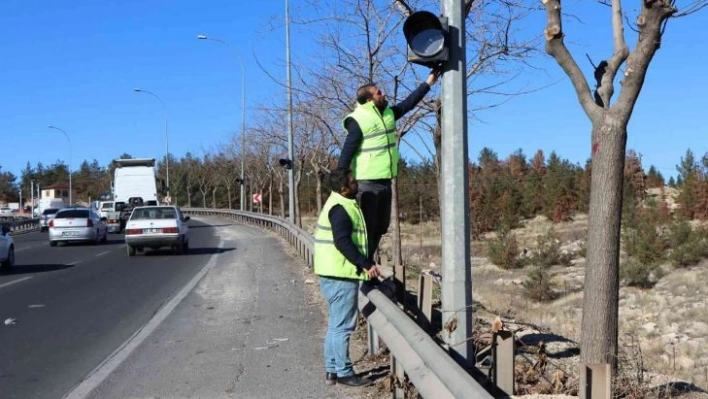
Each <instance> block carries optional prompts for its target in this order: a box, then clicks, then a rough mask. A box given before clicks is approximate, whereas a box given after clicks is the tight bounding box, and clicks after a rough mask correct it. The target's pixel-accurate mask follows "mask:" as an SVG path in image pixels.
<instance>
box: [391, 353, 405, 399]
mask: <svg viewBox="0 0 708 399" xmlns="http://www.w3.org/2000/svg"><path fill="white" fill-rule="evenodd" d="M391 375H392V376H393V381H394V383H393V391H391V398H392V399H405V397H406V389H405V388H406V387H405V384H406V372H405V370H403V366H402V365H401V364H400V362H398V361H396V358H395V357H393V354H392V355H391Z"/></svg>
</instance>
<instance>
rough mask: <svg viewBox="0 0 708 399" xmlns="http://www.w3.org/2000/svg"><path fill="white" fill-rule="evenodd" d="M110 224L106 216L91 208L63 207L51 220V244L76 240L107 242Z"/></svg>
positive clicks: (95, 242)
mask: <svg viewBox="0 0 708 399" xmlns="http://www.w3.org/2000/svg"><path fill="white" fill-rule="evenodd" d="M107 240H108V226H107V224H106V218H105V217H101V216H100V215H99V214H98V213H96V211H94V210H93V209H90V208H78V207H73V208H62V209H60V210H59V211H58V212H57V213H56V214H55V215H54V218H53V219H52V220H50V221H49V245H51V246H53V247H55V246H56V245H57V244H58V243H60V242H63V243H68V242H75V241H84V242H92V243H94V244H98V243H99V242H106V241H107Z"/></svg>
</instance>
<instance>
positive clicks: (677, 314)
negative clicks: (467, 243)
mask: <svg viewBox="0 0 708 399" xmlns="http://www.w3.org/2000/svg"><path fill="white" fill-rule="evenodd" d="M314 222H315V220H314V218H312V220H309V218H306V219H304V220H303V225H304V227H305V229H306V230H308V231H310V232H311V233H312V230H314ZM551 226H552V227H553V229H554V230H555V231H556V232H557V233H558V234H559V236H560V237H561V238H560V240H561V243H562V248H563V250H564V251H567V252H569V253H575V252H578V251H577V249H578V248H579V247H580V246H582V245H584V239H585V234H586V231H587V218H586V217H585V216H584V215H579V216H578V217H576V218H575V220H574V221H573V222H570V223H562V224H557V225H552V224H551V223H550V222H548V221H547V220H546V219H545V218H543V217H538V218H535V219H532V220H528V221H526V222H525V223H524V226H523V227H522V228H521V229H518V230H517V231H515V233H516V234H517V237H518V238H519V240H520V244H521V246H522V247H523V248H527V249H528V250H529V251H532V250H533V249H534V248H535V246H536V242H537V240H538V237H539V236H541V235H543V234H545V233H546V232H547V231H548V229H549V228H550V227H551ZM401 230H402V242H403V249H402V252H403V259H404V263H405V264H406V275H407V286H406V288H407V291H408V292H409V293H410V294H411V295H415V294H416V289H417V282H418V275H419V274H420V273H421V272H429V273H430V272H433V273H441V267H440V259H441V253H440V245H439V243H440V236H441V234H440V233H441V232H440V227H439V225H438V224H437V223H423V224H419V225H416V226H412V225H405V224H404V225H402V226H401ZM487 238H489V237H487ZM390 244H391V243H390V237H384V239H383V240H382V244H381V251H382V253H384V254H386V253H387V251H388V253H389V256H390ZM471 245H472V259H471V263H472V270H473V275H472V276H473V277H472V278H473V298H474V302H475V304H474V310H473V312H474V319H475V334H480V335H482V334H484V333H487V332H490V331H491V328H490V325H491V322H492V320H494V319H495V318H496V317H500V318H501V320H503V323H504V326H505V328H507V329H510V330H511V331H514V332H515V334H516V336H517V349H518V355H517V359H516V364H517V366H516V381H517V387H516V389H517V392H516V393H517V395H519V396H516V397H524V398H536V397H538V398H541V397H543V398H559V399H560V398H572V397H577V389H578V388H577V387H578V378H577V374H578V373H577V371H578V365H579V353H580V348H579V342H580V328H579V326H580V325H581V316H582V298H583V290H582V287H583V283H584V267H585V259H584V258H581V257H579V256H578V257H576V258H575V259H573V260H572V262H571V265H570V266H554V267H552V268H551V275H552V283H553V287H554V290H555V291H556V292H557V294H558V297H557V299H555V300H553V301H551V302H545V303H537V302H534V301H531V300H529V299H527V298H526V296H525V294H524V289H523V282H524V281H525V280H526V279H527V278H528V277H527V274H528V269H526V268H524V269H516V270H504V269H501V268H499V267H497V266H495V265H493V264H491V263H490V262H489V260H488V259H487V258H486V257H485V253H486V246H487V240H485V239H483V240H481V241H478V242H477V241H475V242H472V244H471ZM662 268H663V271H664V273H665V276H664V277H662V278H661V279H660V280H659V281H658V283H657V284H656V285H655V286H654V287H653V288H651V289H648V290H641V289H637V288H633V287H624V286H623V287H622V288H621V291H620V356H621V359H620V367H621V370H620V371H621V373H622V375H624V376H626V377H628V378H627V379H625V380H623V381H622V383H621V385H622V386H623V387H625V388H626V392H625V394H626V395H627V396H626V397H631V398H669V397H673V398H683V399H693V398H696V399H697V398H708V393H706V392H708V285H706V284H705V281H707V280H708V260H705V259H704V260H703V262H702V263H701V264H699V265H696V266H693V267H689V268H684V269H673V268H672V267H670V266H669V265H665V266H663V267H662ZM313 278H314V276H313ZM442 278H444V276H443V277H442ZM312 286H313V287H314V288H317V285H316V284H313V285H312ZM437 291H438V293H439V289H438V290H437ZM438 323H442V321H439V322H438ZM353 338H354V339H353V342H352V359H353V360H354V361H355V362H356V364H355V369H356V370H357V371H358V372H360V373H363V374H364V375H367V374H370V375H371V376H373V377H374V378H375V380H376V382H377V384H376V386H375V387H370V388H366V389H362V390H361V392H352V393H351V394H352V395H353V396H351V397H352V398H384V397H387V398H388V397H390V393H389V391H390V385H391V383H390V381H391V379H390V377H389V376H388V357H386V356H378V357H372V356H368V354H367V353H366V348H367V342H366V328H365V327H364V325H363V324H362V325H361V326H360V328H359V329H358V330H357V332H356V334H355V336H354V337H353ZM413 393H414V391H412V392H411V395H410V397H415V395H414V394H413ZM523 394H525V395H523ZM539 395H540V396H539ZM338 397H339V396H338ZM347 397H349V396H347ZM407 397H408V396H407Z"/></svg>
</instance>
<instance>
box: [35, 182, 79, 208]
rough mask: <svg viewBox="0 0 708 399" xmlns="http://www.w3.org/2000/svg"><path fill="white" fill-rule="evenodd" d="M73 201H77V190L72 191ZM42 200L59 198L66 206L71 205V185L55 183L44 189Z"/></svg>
mask: <svg viewBox="0 0 708 399" xmlns="http://www.w3.org/2000/svg"><path fill="white" fill-rule="evenodd" d="M72 191H73V193H72V194H73V195H72V196H71V198H72V199H74V200H75V199H76V190H72ZM42 198H43V199H44V198H46V199H50V198H59V199H61V200H62V202H64V204H67V205H68V204H69V184H67V183H54V184H52V185H50V186H47V187H42Z"/></svg>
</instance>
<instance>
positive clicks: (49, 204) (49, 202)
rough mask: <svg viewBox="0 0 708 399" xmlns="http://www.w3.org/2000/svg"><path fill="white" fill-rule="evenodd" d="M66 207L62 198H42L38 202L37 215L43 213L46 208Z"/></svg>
mask: <svg viewBox="0 0 708 399" xmlns="http://www.w3.org/2000/svg"><path fill="white" fill-rule="evenodd" d="M63 207H64V201H62V199H61V198H42V199H40V200H39V202H38V203H37V215H42V213H44V210H45V209H59V208H63Z"/></svg>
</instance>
